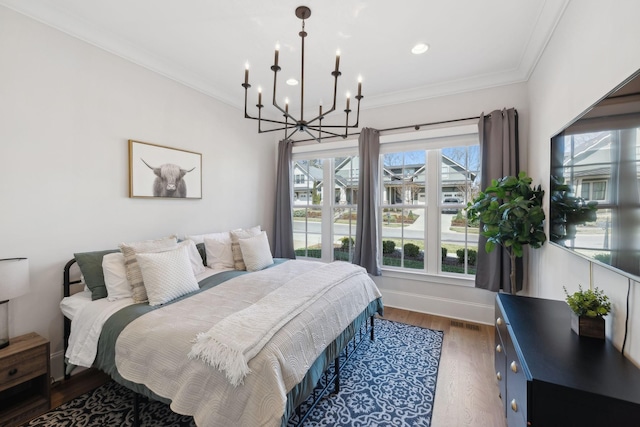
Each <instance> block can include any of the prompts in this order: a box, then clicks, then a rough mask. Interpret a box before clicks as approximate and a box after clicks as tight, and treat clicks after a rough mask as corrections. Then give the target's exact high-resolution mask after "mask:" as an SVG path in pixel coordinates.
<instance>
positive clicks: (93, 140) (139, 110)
mask: <svg viewBox="0 0 640 427" xmlns="http://www.w3.org/2000/svg"><path fill="white" fill-rule="evenodd" d="M0 40H1V42H0V58H2V65H1V66H0V182H1V183H2V184H1V185H0V194H1V195H2V204H1V205H0V258H5V257H16V256H24V257H28V258H29V262H30V274H31V292H30V293H29V294H28V295H26V296H23V297H20V298H17V299H15V300H12V301H11V302H10V303H9V304H10V307H9V311H10V319H11V321H10V331H9V332H10V336H12V337H13V336H17V335H20V334H23V333H27V332H30V331H35V332H37V333H39V334H41V335H43V336H44V337H46V338H48V339H50V340H51V351H52V353H53V354H54V356H57V358H59V357H60V356H61V354H62V315H61V313H60V309H59V308H58V304H59V302H60V299H61V296H62V286H61V284H62V270H63V267H64V264H65V263H66V262H67V261H68V260H69V259H70V258H72V257H73V253H74V252H83V251H91V250H100V249H108V248H116V247H117V245H118V243H120V242H122V241H134V240H139V239H148V238H156V237H161V236H165V235H168V234H171V233H176V234H179V235H184V234H189V233H202V232H212V231H224V230H228V229H232V228H237V227H245V226H252V225H255V224H261V225H262V226H263V228H265V229H267V230H268V232H269V234H270V233H271V228H272V223H273V215H272V212H273V194H274V187H275V162H274V159H275V144H274V143H273V140H272V138H271V137H269V138H266V137H263V136H258V135H257V133H256V131H255V126H253V125H252V123H249V122H248V121H246V120H245V119H243V118H242V113H241V112H240V111H239V110H237V109H235V108H231V107H229V106H226V105H224V104H222V103H219V102H217V101H215V100H213V99H211V98H210V97H207V96H205V95H203V94H201V93H198V92H196V91H194V90H191V89H189V88H187V87H185V86H183V85H180V84H178V83H176V82H174V81H171V80H168V79H166V78H164V77H162V76H160V75H158V74H156V73H153V72H151V71H149V70H147V69H144V68H142V67H140V66H137V65H135V64H132V63H130V62H128V61H125V60H123V59H121V58H119V57H117V56H114V55H112V54H110V53H107V52H105V51H103V50H101V49H98V48H96V47H94V46H92V45H89V44H87V43H85V42H82V41H80V40H77V39H75V38H72V37H70V36H67V35H65V34H63V33H61V32H59V31H57V30H55V29H52V28H50V27H48V26H45V25H42V24H40V23H38V22H36V21H33V20H31V19H29V18H26V17H24V16H22V15H19V14H16V13H15V12H12V11H10V10H8V9H5V8H4V7H0ZM238 95H239V96H241V93H240V92H238ZM128 139H137V140H140V141H146V142H152V143H156V144H161V145H166V146H171V147H176V148H182V149H186V150H191V151H195V152H199V153H202V156H203V157H202V159H203V164H202V166H203V167H202V169H203V175H202V190H203V192H202V199H201V200H149V199H130V198H128V151H127V150H128V147H127V140H128ZM57 358H55V359H54V363H53V365H52V368H53V369H54V375H56V376H58V375H59V370H60V369H61V367H60V363H58V362H57V361H56V360H57Z"/></svg>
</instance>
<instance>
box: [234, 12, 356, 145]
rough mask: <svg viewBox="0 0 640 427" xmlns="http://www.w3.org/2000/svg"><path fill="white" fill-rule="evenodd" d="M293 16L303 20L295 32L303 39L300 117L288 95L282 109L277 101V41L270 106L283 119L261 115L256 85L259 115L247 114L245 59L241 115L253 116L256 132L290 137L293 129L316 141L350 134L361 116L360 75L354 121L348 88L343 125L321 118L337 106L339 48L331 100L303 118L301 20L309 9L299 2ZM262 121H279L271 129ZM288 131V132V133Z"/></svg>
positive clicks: (260, 95)
mask: <svg viewBox="0 0 640 427" xmlns="http://www.w3.org/2000/svg"><path fill="white" fill-rule="evenodd" d="M296 16H297V17H298V18H300V19H301V20H302V31H300V32H299V33H298V35H299V36H300V39H301V41H302V50H301V52H302V67H301V73H300V74H301V78H300V119H296V118H295V117H294V116H293V115H292V114H291V113H289V99H288V98H287V99H286V100H285V105H284V109H283V108H282V107H281V106H280V105H278V103H277V101H276V92H277V91H276V89H277V81H278V71H280V66H279V65H278V56H279V54H280V46H279V45H276V51H275V58H274V64H273V65H272V66H271V70H272V71H273V106H274V107H276V108H277V109H278V110H280V112H281V113H282V115H283V117H284V120H272V119H265V118H262V108H263V107H264V105H262V88H258V103H257V104H256V107H257V108H258V117H253V116H250V115H249V113H248V112H247V97H248V90H249V88H250V87H251V85H250V84H249V64H248V63H247V64H246V66H245V70H244V83H243V84H242V87H243V88H244V117H245V118H246V119H252V120H257V121H258V133H264V132H275V131H281V130H284V137H285V139H287V138H290V137H291V136H293V135H294V134H295V133H296V132H298V131H301V132H306V133H307V134H309V135H310V136H311V138H312V139H313V140H315V141H317V142H321V141H322V138H323V137H336V136H339V137H342V138H346V137H347V136H348V135H349V129H350V128H351V129H353V128H358V121H359V120H360V100H361V99H362V98H363V96H362V78H358V94H357V95H356V96H355V99H357V100H358V105H357V110H356V111H357V114H356V121H355V123H354V124H352V125H350V124H349V113H351V109H350V94H349V93H348V92H347V101H346V108H345V109H344V113H345V124H344V125H324V126H323V125H322V120H323V119H324V118H325V117H326V116H327V115H329V114H331V113H332V112H334V111H335V109H336V94H337V90H338V77H340V75H341V74H342V73H341V72H340V51H337V52H336V65H335V69H334V70H333V71H332V72H331V75H332V76H333V77H334V84H333V104H332V105H331V108H330V109H329V110H328V111H324V112H323V111H322V102H320V106H319V109H318V115H317V116H315V117H313V118H312V119H309V120H305V119H304V39H305V37H306V36H307V33H306V31H305V30H304V21H305V19H307V18H309V16H311V9H309V8H308V7H306V6H300V7H298V8H296ZM262 122H267V123H273V124H275V125H280V126H278V127H275V128H270V129H262ZM342 128H344V133H340V131H339V130H338V129H342ZM290 132H291V133H290Z"/></svg>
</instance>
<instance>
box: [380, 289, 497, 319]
mask: <svg viewBox="0 0 640 427" xmlns="http://www.w3.org/2000/svg"><path fill="white" fill-rule="evenodd" d="M381 292H382V294H383V301H384V305H385V306H389V307H394V308H401V309H403V310H410V311H416V312H418V313H426V314H433V315H436V316H442V317H449V318H452V319H458V320H466V321H469V322H474V323H481V324H485V325H493V323H494V320H493V317H494V310H495V309H494V306H493V305H487V304H479V303H474V302H468V301H460V300H455V299H447V298H439V297H433V296H429V295H418V294H413V293H406V292H398V291H389V290H385V289H381Z"/></svg>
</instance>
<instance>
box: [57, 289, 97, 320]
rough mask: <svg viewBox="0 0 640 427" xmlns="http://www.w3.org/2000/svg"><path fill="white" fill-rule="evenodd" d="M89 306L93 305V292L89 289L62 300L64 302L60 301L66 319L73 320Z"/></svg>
mask: <svg viewBox="0 0 640 427" xmlns="http://www.w3.org/2000/svg"><path fill="white" fill-rule="evenodd" d="M87 304H91V291H90V290H89V289H85V290H84V291H82V292H77V293H75V294H73V295H71V296H70V297H64V298H62V301H60V310H62V314H64V317H66V318H67V319H69V320H73V319H74V318H75V317H76V315H77V314H78V312H79V311H80V310H82V308H83V307H84V306H85V305H87Z"/></svg>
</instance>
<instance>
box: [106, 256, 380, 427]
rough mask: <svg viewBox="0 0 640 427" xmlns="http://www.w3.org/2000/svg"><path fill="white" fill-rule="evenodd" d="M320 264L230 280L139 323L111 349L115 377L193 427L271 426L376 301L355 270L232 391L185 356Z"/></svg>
mask: <svg viewBox="0 0 640 427" xmlns="http://www.w3.org/2000/svg"><path fill="white" fill-rule="evenodd" d="M323 265H325V264H322V263H318V262H312V261H289V262H285V263H283V264H281V265H278V266H276V267H273V268H270V269H266V270H263V271H260V272H257V273H253V274H251V278H252V280H251V281H250V282H248V283H246V281H245V282H243V283H239V281H236V279H232V280H229V281H227V282H224V283H223V284H221V285H219V286H216V287H214V288H212V289H210V290H207V291H205V292H201V293H199V294H197V295H194V296H192V297H190V298H187V299H185V300H182V301H179V302H176V303H174V304H171V305H168V306H167V307H164V308H162V309H160V310H154V311H152V312H150V313H147V314H145V315H144V316H142V317H139V318H138V319H136V320H135V321H133V322H132V323H130V324H129V325H128V326H127V327H126V328H125V329H124V330H123V332H122V333H121V334H120V337H119V338H118V341H117V343H116V365H117V367H118V371H119V372H120V374H121V375H122V377H123V378H125V379H127V380H129V381H133V382H136V383H142V384H145V385H146V386H147V387H148V388H149V389H151V390H152V391H153V392H155V393H156V394H158V395H160V396H163V397H166V398H169V399H171V400H172V404H171V409H172V410H173V411H175V412H177V413H181V414H188V415H193V416H194V418H195V421H196V423H197V424H198V426H201V427H205V426H251V427H255V426H279V425H280V421H281V418H282V415H283V414H284V409H285V404H286V395H287V393H288V392H289V390H291V388H293V386H294V385H296V384H297V383H299V382H300V381H301V380H302V378H303V377H304V375H305V374H306V372H307V370H308V369H309V367H310V366H311V364H312V363H313V362H314V361H315V359H316V358H317V357H318V356H319V355H320V354H321V353H322V351H323V350H324V349H325V348H326V347H327V345H329V344H330V343H331V342H332V341H333V340H334V339H335V338H336V337H337V336H338V335H339V334H340V332H342V331H343V330H344V328H346V327H347V325H349V323H351V322H352V321H353V320H354V319H355V318H356V317H357V315H358V314H360V313H361V312H362V310H363V309H364V308H366V306H367V305H368V304H369V303H370V302H371V301H373V300H375V299H376V298H378V297H380V296H381V294H380V292H379V290H378V289H377V287H376V285H375V284H374V283H373V281H372V280H371V278H370V277H369V276H368V275H367V274H366V272H365V271H364V270H363V269H361V268H360V267H357V266H353V268H354V269H356V270H358V271H357V274H355V275H353V276H352V277H351V278H350V279H349V280H346V281H343V282H341V283H339V284H337V285H335V286H333V288H332V289H331V290H329V291H327V292H326V293H324V294H323V295H322V296H321V297H320V298H319V299H318V301H317V302H316V303H314V304H312V305H311V306H309V307H308V308H307V309H305V310H304V311H302V312H301V313H300V314H299V315H298V316H296V317H295V318H293V319H292V320H291V321H289V322H288V323H287V324H286V325H285V326H284V327H283V328H282V329H280V330H279V331H278V332H276V333H275V334H274V335H273V337H272V339H271V340H270V341H269V342H268V343H266V345H265V346H264V348H263V349H262V350H261V351H260V352H259V353H258V354H257V355H256V356H255V357H254V358H252V359H251V360H250V361H249V368H250V370H251V373H250V374H249V375H247V376H246V377H245V378H244V382H243V384H241V385H239V386H237V387H236V386H233V385H232V384H231V383H230V382H229V381H228V380H227V378H226V377H225V374H224V373H223V372H221V371H219V370H217V369H215V368H213V367H211V366H210V365H208V364H207V363H205V362H203V361H201V360H199V359H189V358H188V357H187V355H188V354H189V352H190V350H191V348H192V346H193V343H194V338H195V337H196V335H197V334H199V333H202V332H206V331H208V330H210V329H211V328H212V327H213V326H214V325H215V324H217V323H218V322H220V321H222V320H223V319H225V318H226V317H228V316H230V315H232V314H233V313H236V312H238V311H240V310H243V309H246V308H248V307H250V306H252V305H253V304H255V303H256V302H258V301H260V300H261V299H262V298H264V297H265V296H267V295H269V294H270V293H272V292H273V291H275V290H277V289H278V288H279V287H280V286H282V284H284V283H287V282H289V281H290V280H292V279H293V278H295V277H297V276H299V275H301V274H304V273H307V272H309V271H311V270H314V269H317V268H321V267H322V266H323ZM238 279H241V278H238ZM304 285H305V284H304V283H300V286H304Z"/></svg>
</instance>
